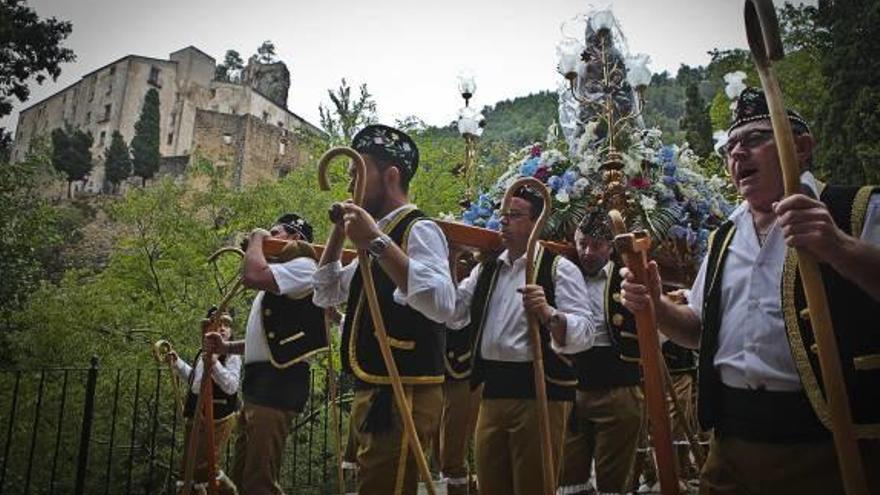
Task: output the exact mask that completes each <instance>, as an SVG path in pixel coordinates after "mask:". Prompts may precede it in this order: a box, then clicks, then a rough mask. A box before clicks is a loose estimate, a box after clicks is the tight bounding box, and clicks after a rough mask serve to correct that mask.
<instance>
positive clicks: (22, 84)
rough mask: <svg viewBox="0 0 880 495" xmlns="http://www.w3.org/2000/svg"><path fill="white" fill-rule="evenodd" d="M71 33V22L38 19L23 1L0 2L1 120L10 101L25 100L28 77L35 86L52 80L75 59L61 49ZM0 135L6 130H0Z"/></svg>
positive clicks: (6, 0) (9, 105)
mask: <svg viewBox="0 0 880 495" xmlns="http://www.w3.org/2000/svg"><path fill="white" fill-rule="evenodd" d="M71 30H72V26H71V24H70V22H66V21H59V20H58V19H55V18H54V17H51V18H49V19H40V17H39V16H38V15H37V13H36V12H34V11H33V10H32V9H31V8H30V7H28V6H27V5H26V3H25V1H24V0H5V1H3V2H0V118H2V117H5V116H6V115H9V113H10V112H11V111H12V99H13V98H15V99H16V100H18V101H19V102H24V101H26V100H27V99H28V97H29V96H30V89H29V88H28V83H29V82H30V81H31V78H33V80H34V81H36V82H37V84H43V82H44V81H45V80H46V78H48V77H51V78H52V80H53V81H55V80H57V79H58V76H59V75H61V67H60V65H61V64H63V63H65V62H72V61H73V60H75V59H76V57H75V55H74V54H73V51H71V50H70V49H69V48H64V47H62V46H61V44H62V43H63V42H64V40H65V39H66V38H67V36H68V35H69V34H70V32H71ZM0 134H2V135H5V134H6V131H5V130H4V129H3V128H0Z"/></svg>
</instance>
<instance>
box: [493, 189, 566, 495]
mask: <svg viewBox="0 0 880 495" xmlns="http://www.w3.org/2000/svg"><path fill="white" fill-rule="evenodd" d="M524 187H528V188H530V189H532V190H533V191H535V192H536V193H538V194H540V195H541V197H542V198H543V199H544V208H543V209H542V210H541V216H539V217H538V221H537V222H535V226H534V227H532V233H531V234H530V235H529V241H528V247H527V249H526V283H527V284H531V283H534V280H535V247H536V246H537V244H538V237H540V235H541V231H542V230H544V224H546V223H547V218H548V217H549V216H550V209H551V208H552V205H553V202H552V200H551V198H550V192H549V191H547V187H546V186H545V185H544V184H543V183H542V182H541V181H539V180H538V179H535V178H533V177H523V178H521V179H517V180H516V182H514V183H513V184H511V185H510V187H509V188H507V192H505V193H504V202H503V203H502V207H501V211H503V212H506V211H507V210H508V209H510V202H511V201H512V200H513V195H514V194H516V193H517V192H518V191H519V190H520V189H522V188H524ZM526 318H527V320H528V323H529V340H530V342H531V347H532V354H533V361H532V369H533V371H534V376H535V405H536V406H537V407H538V431H539V432H540V433H541V463H542V469H543V472H544V495H553V494H554V493H556V466H555V465H554V463H553V445H552V444H551V440H550V411H549V409H548V405H547V384H546V382H545V379H546V378H545V376H544V352H543V350H542V348H541V325H540V323H539V322H538V320H537V319H536V318H535V317H534V316H532V315H531V314H528V313H527V314H526Z"/></svg>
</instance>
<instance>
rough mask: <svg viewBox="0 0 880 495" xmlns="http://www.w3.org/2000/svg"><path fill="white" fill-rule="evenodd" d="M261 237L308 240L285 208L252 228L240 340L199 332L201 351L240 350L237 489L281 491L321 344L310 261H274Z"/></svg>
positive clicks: (304, 225)
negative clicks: (248, 300)
mask: <svg viewBox="0 0 880 495" xmlns="http://www.w3.org/2000/svg"><path fill="white" fill-rule="evenodd" d="M266 237H272V238H274V239H280V240H283V241H305V242H312V226H311V225H309V223H308V222H306V220H305V219H304V218H302V217H300V216H299V215H297V214H295V213H287V214H284V215H282V216H281V217H279V218H278V220H276V221H275V223H274V224H273V226H272V228H271V229H270V230H269V231H266V230H265V229H255V230H254V231H253V232H251V234H250V237H249V239H248V246H247V251H246V252H245V258H244V273H243V276H244V282H243V283H244V285H245V286H246V287H248V288H251V289H256V290H258V291H259V292H258V293H257V296H256V297H255V298H254V301H253V304H252V306H251V312H250V315H249V316H248V322H247V331H246V334H245V339H244V340H238V341H231V342H230V341H225V340H223V339H222V338H220V336H219V334H209V335H208V336H206V338H205V349H206V352H214V353H216V354H244V369H245V375H244V384H243V385H242V391H243V395H244V407H243V408H242V411H241V414H240V416H239V424H238V436H237V437H236V441H235V456H234V462H233V467H232V478H233V481H234V482H235V484H236V485H237V486H238V490H239V493H247V494H258V495H264V494H266V495H268V494H272V495H275V494H283V493H284V491H283V489H282V488H281V484H280V482H279V475H280V472H281V460H282V453H283V451H284V446H285V444H286V443H287V436H288V434H289V433H290V430H291V427H292V426H293V419H294V417H295V416H296V415H297V413H299V412H300V411H302V409H303V406H305V404H306V401H307V400H308V397H309V363H308V358H309V357H310V356H312V355H313V354H315V353H317V352H321V351H324V350H326V349H327V341H326V334H325V332H324V313H323V310H322V309H321V308H318V307H317V306H315V305H314V304H313V303H312V297H311V296H312V292H313V283H312V276H313V275H314V273H315V270H316V269H317V262H316V260H314V259H313V258H310V257H308V256H301V257H297V258H293V259H290V260H287V261H284V262H279V263H275V262H273V261H274V260H267V259H266V255H265V254H264V252H263V240H264V239H265V238H266Z"/></svg>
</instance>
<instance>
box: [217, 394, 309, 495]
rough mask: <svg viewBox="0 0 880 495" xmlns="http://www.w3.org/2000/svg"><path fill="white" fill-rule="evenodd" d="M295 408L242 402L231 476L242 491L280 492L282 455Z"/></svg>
mask: <svg viewBox="0 0 880 495" xmlns="http://www.w3.org/2000/svg"><path fill="white" fill-rule="evenodd" d="M296 414H297V413H296V412H294V411H284V410H281V409H275V408H274V407H266V406H260V405H256V404H249V403H245V404H244V407H243V408H242V410H241V414H240V415H239V419H238V437H237V438H236V439H235V458H234V459H233V464H232V480H233V481H234V482H235V484H236V485H237V486H238V491H239V492H240V493H242V494H243V495H283V494H284V490H283V489H282V488H281V484H280V482H279V479H278V478H279V475H280V474H281V456H282V454H283V453H284V446H285V444H286V443H287V435H288V434H289V433H290V429H291V427H292V426H293V419H294V418H295V417H296Z"/></svg>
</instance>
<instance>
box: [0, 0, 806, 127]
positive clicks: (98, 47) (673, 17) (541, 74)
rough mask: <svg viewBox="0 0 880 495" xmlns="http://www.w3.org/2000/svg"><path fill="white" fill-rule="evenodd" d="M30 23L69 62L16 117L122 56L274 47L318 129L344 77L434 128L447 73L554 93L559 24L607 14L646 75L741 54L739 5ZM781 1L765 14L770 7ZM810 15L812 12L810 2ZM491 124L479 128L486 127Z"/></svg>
mask: <svg viewBox="0 0 880 495" xmlns="http://www.w3.org/2000/svg"><path fill="white" fill-rule="evenodd" d="M28 3H29V4H30V5H31V6H32V7H33V8H34V9H35V10H36V11H37V13H38V14H39V15H40V16H41V17H49V16H54V17H57V18H59V19H66V20H70V21H72V22H73V33H72V34H71V35H70V37H69V38H68V40H67V43H66V46H68V47H70V48H72V49H73V51H74V52H75V53H76V56H77V60H76V62H74V63H72V64H66V65H64V66H63V72H62V75H61V77H60V78H59V79H58V81H57V82H54V83H52V82H50V83H48V84H44V85H43V86H36V85H34V86H33V87H32V94H31V99H30V100H29V101H28V102H26V103H25V104H24V105H21V104H18V105H16V106H15V112H14V113H13V115H12V116H10V117H8V118H7V119H4V121H3V122H0V125H4V126H6V127H8V128H14V126H15V122H16V119H17V113H18V110H19V109H20V108H23V107H25V106H29V105H32V104H34V103H35V102H37V101H39V100H41V99H43V98H45V97H47V96H49V95H51V94H52V93H54V92H56V91H58V90H59V89H61V88H63V87H66V86H68V85H69V84H71V83H73V82H76V81H77V80H78V79H79V78H80V77H82V76H83V75H84V74H87V73H88V72H90V71H92V70H94V69H96V68H98V67H101V66H103V65H105V64H107V63H109V62H111V61H113V60H116V59H118V58H121V57H124V56H125V55H128V54H136V55H144V56H149V57H156V58H167V57H168V54H169V53H171V52H173V51H175V50H177V49H180V48H182V47H185V46H188V45H194V46H196V47H198V48H200V49H201V50H203V51H204V52H206V53H208V54H209V55H211V56H213V57H214V58H215V59H217V60H218V61H222V58H223V54H224V53H225V52H226V50H227V49H235V50H238V51H239V52H240V53H241V54H242V57H243V58H245V59H247V57H248V56H249V55H251V54H252V53H254V52H255V51H256V48H257V46H259V45H260V43H261V42H262V41H263V40H266V39H269V40H272V41H273V42H274V43H275V46H276V47H277V50H278V55H279V56H280V58H281V60H283V61H284V62H285V63H286V64H287V65H288V68H289V69H290V71H291V78H292V84H291V88H290V97H289V101H288V107H289V108H290V109H291V110H292V111H293V112H295V113H297V114H299V115H300V116H302V117H304V118H305V119H306V120H308V121H310V122H312V123H313V124H316V125H317V124H319V119H318V105H319V104H320V103H324V104H325V105H326V104H329V99H328V97H327V89H328V88H331V87H336V86H338V84H339V80H340V78H342V77H345V78H346V80H348V81H349V82H350V83H352V84H360V83H364V82H366V83H367V85H368V88H369V90H370V92H371V93H372V94H373V95H374V97H375V100H376V103H377V105H378V110H379V117H380V120H381V121H383V122H388V123H392V124H393V122H394V119H395V118H399V117H403V116H406V115H416V116H419V117H420V118H422V119H423V120H425V122H427V123H428V124H433V125H444V124H446V123H448V122H450V121H452V120H453V119H454V118H455V114H456V111H457V109H458V108H459V107H460V106H462V100H461V96H460V95H459V94H458V91H457V88H456V75H457V74H458V73H459V71H460V70H461V69H462V68H469V69H471V70H472V71H473V72H474V74H475V75H476V81H477V91H476V94H475V95H474V98H473V100H472V101H473V104H475V105H477V106H480V107H481V106H483V105H487V104H492V103H495V102H497V101H499V100H504V99H507V98H512V97H516V96H522V95H526V94H529V93H532V92H536V91H540V90H544V89H555V88H556V85H557V82H558V81H559V80H560V77H561V76H559V75H558V74H557V73H556V70H555V65H556V55H555V46H556V43H557V42H558V41H559V40H560V39H561V34H560V25H561V24H562V22H563V21H565V20H567V19H570V18H572V17H574V16H576V15H577V14H579V13H585V12H587V11H589V10H590V8H591V7H600V8H602V7H607V6H611V8H612V10H613V12H614V14H615V15H616V16H617V18H618V21H619V22H620V25H621V27H622V29H623V31H624V33H625V35H626V38H627V43H628V46H629V49H630V52H632V53H639V52H644V53H647V54H649V55H650V56H651V58H652V60H653V63H652V64H651V66H650V67H651V69H652V70H653V71H654V72H661V71H663V70H669V71H670V72H672V73H674V72H675V71H676V70H677V68H678V67H679V65H680V64H682V63H684V64H689V65H704V64H706V63H707V62H708V61H709V57H708V56H707V54H706V52H707V51H709V50H711V49H712V48H715V47H719V48H734V47H741V48H745V47H746V46H747V43H746V37H745V30H744V27H743V20H742V19H743V17H742V8H743V2H742V1H741V0H677V1H672V0H617V1H614V2H610V3H609V2H604V3H599V2H597V3H592V4H591V3H590V2H587V1H583V0H506V1H504V0H469V1H468V0H434V1H431V2H427V1H422V0H374V1H366V0H308V1H306V0H237V1H230V0H149V1H143V0H137V1H133V0H30V1H29V2H28ZM780 3H781V2H777V4H780ZM809 3H812V4H815V2H814V1H813V2H809ZM490 125H491V123H490Z"/></svg>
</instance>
